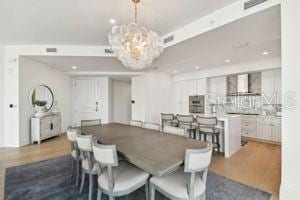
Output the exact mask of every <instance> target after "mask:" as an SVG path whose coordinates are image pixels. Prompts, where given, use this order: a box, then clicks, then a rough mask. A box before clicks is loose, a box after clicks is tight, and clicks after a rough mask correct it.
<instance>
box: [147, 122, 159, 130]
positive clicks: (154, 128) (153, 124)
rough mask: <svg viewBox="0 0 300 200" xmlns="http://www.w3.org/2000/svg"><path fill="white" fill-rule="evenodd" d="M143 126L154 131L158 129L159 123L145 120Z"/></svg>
mask: <svg viewBox="0 0 300 200" xmlns="http://www.w3.org/2000/svg"><path fill="white" fill-rule="evenodd" d="M143 128H145V129H150V130H155V131H160V125H159V124H155V123H150V122H145V123H144V126H143Z"/></svg>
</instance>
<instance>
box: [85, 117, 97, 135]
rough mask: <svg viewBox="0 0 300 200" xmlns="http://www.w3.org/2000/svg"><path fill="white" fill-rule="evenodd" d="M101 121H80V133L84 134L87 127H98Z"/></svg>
mask: <svg viewBox="0 0 300 200" xmlns="http://www.w3.org/2000/svg"><path fill="white" fill-rule="evenodd" d="M100 125H101V119H91V120H81V132H82V133H84V132H85V129H86V127H88V126H100Z"/></svg>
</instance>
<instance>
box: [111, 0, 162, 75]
mask: <svg viewBox="0 0 300 200" xmlns="http://www.w3.org/2000/svg"><path fill="white" fill-rule="evenodd" d="M132 1H133V3H134V5H135V22H131V23H129V24H128V25H127V26H126V25H123V26H114V27H113V28H112V30H111V32H110V33H109V35H108V39H109V43H110V45H111V48H112V50H113V51H114V52H115V53H116V55H117V57H118V59H119V60H120V61H121V62H122V64H123V65H124V66H125V67H128V68H131V69H134V70H139V69H144V68H146V67H149V66H150V65H151V64H152V61H153V60H154V59H155V58H157V57H158V56H159V55H160V54H161V53H162V52H163V49H164V46H163V42H162V40H161V38H160V37H159V36H158V35H157V33H155V32H153V31H151V30H147V29H146V28H145V27H140V26H139V25H138V24H137V4H138V3H139V2H140V0H132Z"/></svg>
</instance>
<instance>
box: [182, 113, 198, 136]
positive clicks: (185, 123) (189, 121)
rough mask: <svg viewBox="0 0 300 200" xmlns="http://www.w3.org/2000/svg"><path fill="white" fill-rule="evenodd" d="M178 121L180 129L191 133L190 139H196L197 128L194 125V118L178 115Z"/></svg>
mask: <svg viewBox="0 0 300 200" xmlns="http://www.w3.org/2000/svg"><path fill="white" fill-rule="evenodd" d="M177 120H178V127H179V128H185V129H186V132H187V133H189V137H190V138H194V139H196V128H197V127H196V126H194V125H193V123H194V116H193V115H177ZM192 133H193V136H192Z"/></svg>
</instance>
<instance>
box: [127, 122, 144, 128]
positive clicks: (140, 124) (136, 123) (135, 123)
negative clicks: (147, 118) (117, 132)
mask: <svg viewBox="0 0 300 200" xmlns="http://www.w3.org/2000/svg"><path fill="white" fill-rule="evenodd" d="M130 126H136V127H141V128H142V126H143V122H142V121H137V120H131V121H130Z"/></svg>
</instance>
